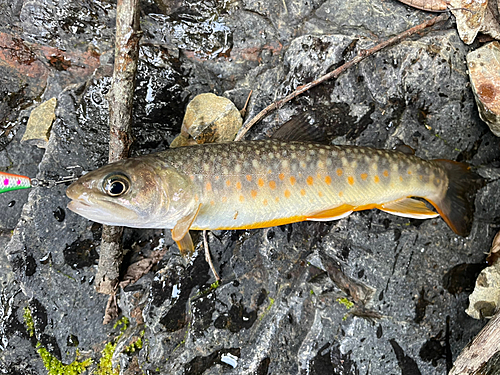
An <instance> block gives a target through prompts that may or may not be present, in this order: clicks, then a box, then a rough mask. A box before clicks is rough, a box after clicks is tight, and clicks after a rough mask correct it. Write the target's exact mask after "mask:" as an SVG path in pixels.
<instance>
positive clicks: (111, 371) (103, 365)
mask: <svg viewBox="0 0 500 375" xmlns="http://www.w3.org/2000/svg"><path fill="white" fill-rule="evenodd" d="M129 324H130V321H129V320H128V318H127V317H126V316H124V317H122V318H120V319H118V320H117V321H116V323H115V324H114V326H113V329H116V328H118V327H120V326H121V327H120V334H119V335H118V336H117V337H116V338H115V339H114V340H113V341H112V342H108V343H107V344H106V346H105V347H104V349H103V350H102V352H101V354H102V356H101V360H100V361H99V364H98V365H97V374H98V375H118V374H119V373H120V368H119V366H117V367H116V368H113V361H112V359H113V354H115V350H116V345H117V343H118V340H119V339H120V337H122V335H123V332H125V330H126V329H127V328H128V326H129Z"/></svg>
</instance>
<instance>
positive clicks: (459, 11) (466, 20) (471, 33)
mask: <svg viewBox="0 0 500 375" xmlns="http://www.w3.org/2000/svg"><path fill="white" fill-rule="evenodd" d="M487 6H488V0H450V10H451V12H452V13H453V15H454V16H455V18H456V20H457V29H458V34H459V35H460V38H461V39H462V40H463V42H464V43H465V44H471V43H472V42H473V41H474V39H475V38H476V35H477V33H478V32H479V29H480V28H481V24H482V23H483V20H484V15H485V12H486V8H487Z"/></svg>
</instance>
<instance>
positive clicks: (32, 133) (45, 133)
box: [21, 98, 57, 148]
mask: <svg viewBox="0 0 500 375" xmlns="http://www.w3.org/2000/svg"><path fill="white" fill-rule="evenodd" d="M56 104H57V99H56V98H52V99H50V100H47V101H46V102H43V103H42V104H40V105H39V106H38V107H37V108H35V109H33V111H31V115H30V117H29V119H28V125H26V131H25V132H24V135H23V138H22V139H21V142H28V143H29V144H33V145H36V146H37V147H39V148H46V147H47V143H48V142H49V134H50V129H51V128H52V122H53V121H54V120H55V118H56V115H55V109H56Z"/></svg>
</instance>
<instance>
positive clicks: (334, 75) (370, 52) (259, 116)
mask: <svg viewBox="0 0 500 375" xmlns="http://www.w3.org/2000/svg"><path fill="white" fill-rule="evenodd" d="M448 18H449V15H448V14H447V13H443V14H441V15H439V16H437V17H434V18H432V19H430V20H428V21H425V22H423V23H421V24H420V25H417V26H415V27H412V28H411V29H408V30H406V31H404V32H402V33H401V34H398V35H396V36H395V37H392V38H390V39H388V40H386V41H384V42H382V43H380V44H377V45H376V46H374V47H372V48H369V49H366V50H362V51H360V52H359V53H358V55H357V56H356V57H354V58H353V59H352V60H349V61H348V62H346V63H345V64H343V65H341V66H340V67H338V68H337V69H335V70H333V71H331V72H330V73H327V74H325V75H324V76H322V77H320V78H318V79H317V80H315V81H312V82H310V83H308V84H305V85H303V86H300V87H299V88H298V89H297V90H295V91H294V92H292V93H291V94H289V95H287V96H286V97H284V98H283V99H281V100H278V101H277V102H274V103H272V104H271V105H269V106H267V107H266V108H264V109H263V110H262V111H260V112H259V113H258V114H257V115H256V116H255V117H254V118H253V119H252V120H250V121H249V122H248V123H247V124H246V125H245V126H244V127H243V128H242V129H241V130H240V132H239V133H238V135H237V136H236V138H235V139H234V140H235V141H240V140H241V139H243V137H244V136H245V134H246V133H247V132H248V130H249V129H250V128H251V127H252V126H253V125H255V124H256V123H257V122H259V121H260V120H262V119H263V118H264V117H266V116H267V114H268V113H269V112H271V111H274V110H275V109H278V108H281V107H282V106H283V105H284V104H285V103H287V102H289V101H290V100H292V99H293V98H295V97H296V96H298V95H300V94H302V93H304V92H306V91H307V90H309V89H311V88H313V87H315V86H317V85H319V84H320V83H323V82H325V81H328V80H329V79H331V78H337V77H338V76H339V75H340V74H341V73H343V72H344V71H346V70H347V69H349V68H350V67H351V66H353V65H356V64H358V63H359V62H360V61H362V60H364V59H366V58H367V57H368V56H371V55H373V54H374V53H375V52H378V51H380V50H381V49H383V48H385V47H388V46H391V45H393V44H396V43H398V42H400V41H401V40H403V39H405V38H408V37H409V36H411V35H413V34H415V33H417V32H419V31H421V30H424V29H425V28H427V27H431V26H433V25H434V24H436V23H438V22H441V21H445V20H447V19H448Z"/></svg>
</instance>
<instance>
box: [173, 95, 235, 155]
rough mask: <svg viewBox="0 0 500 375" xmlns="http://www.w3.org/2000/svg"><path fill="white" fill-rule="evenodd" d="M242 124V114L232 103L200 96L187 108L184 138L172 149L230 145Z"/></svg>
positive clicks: (176, 142)
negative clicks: (225, 143) (197, 145)
mask: <svg viewBox="0 0 500 375" xmlns="http://www.w3.org/2000/svg"><path fill="white" fill-rule="evenodd" d="M242 123H243V119H242V118H241V114H240V112H239V111H238V109H237V108H236V106H235V105H234V104H233V102H232V101H230V100H229V99H227V98H224V97H221V96H217V95H214V94H210V93H208V94H200V95H197V96H195V97H194V99H193V100H191V102H189V104H188V105H187V107H186V113H185V115H184V120H183V121H182V127H181V134H180V135H179V136H178V137H177V138H175V139H174V140H173V141H172V143H171V144H170V147H172V148H174V147H180V146H187V145H193V144H201V143H221V142H230V141H232V140H233V139H234V137H235V136H236V133H237V132H238V130H240V128H241V125H242Z"/></svg>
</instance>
